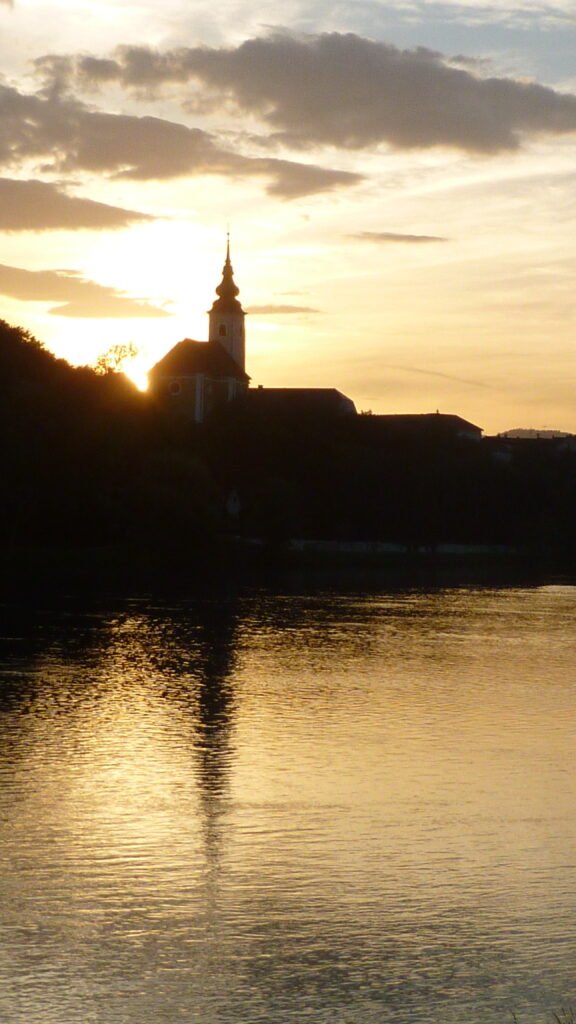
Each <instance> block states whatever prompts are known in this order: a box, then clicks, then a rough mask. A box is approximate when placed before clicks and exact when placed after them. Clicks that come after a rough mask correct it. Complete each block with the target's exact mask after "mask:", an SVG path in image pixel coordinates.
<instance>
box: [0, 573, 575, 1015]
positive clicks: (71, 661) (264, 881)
mask: <svg viewBox="0 0 576 1024" xmlns="http://www.w3.org/2000/svg"><path fill="white" fill-rule="evenodd" d="M575 611H576V589H572V588H543V589H540V590H537V589H534V590H515V589H510V590H505V589H502V590H494V591H489V590H477V591H474V590H469V589H462V590H446V591H436V592H430V593H418V592H415V591H414V592H399V593H389V594H386V593H378V594H371V595H370V594H369V595H360V596H359V595H357V594H354V593H352V594H346V593H338V592H330V593H322V592H321V593H312V594H310V593H309V594H306V593H304V594H286V595H282V594H271V593H268V592H266V591H259V592H258V591H257V592H246V593H240V594H237V595H235V594H227V595H224V596H221V595H217V596H213V595H209V596H207V597H205V598H204V599H199V598H194V599H190V600H183V601H179V602H172V603H171V604H167V603H165V602H161V601H160V602H157V603H156V604H155V603H153V602H152V601H151V600H149V599H137V600H136V599H133V600H129V601H123V602H119V603H118V604H117V606H116V607H112V608H108V607H103V608H101V607H97V606H96V607H91V608H86V609H81V610H80V611H78V612H76V613H75V612H72V611H70V609H69V608H68V607H67V606H66V605H64V606H61V607H57V608H53V609H50V608H48V609H47V610H45V611H42V610H40V611H31V610H28V612H27V616H26V617H22V616H21V617H20V618H18V616H16V617H15V619H14V621H13V622H12V623H10V630H9V631H8V632H7V633H6V638H5V641H4V647H5V652H6V657H5V659H4V662H3V664H4V671H3V673H2V674H1V675H0V682H1V683H2V686H1V689H0V693H1V696H2V705H1V710H2V715H1V722H0V739H1V741H2V747H1V750H2V757H1V761H0V781H1V782H2V790H1V795H0V809H1V811H2V821H3V825H2V842H3V849H4V851H5V858H4V865H5V867H4V869H2V872H1V875H0V881H1V882H2V886H3V891H4V892H5V894H6V899H5V902H4V910H3V912H2V915H1V922H2V929H3V932H4V936H5V938H6V939H7V942H6V944H5V946H4V952H3V953H2V954H1V955H0V978H3V979H4V981H5V982H6V992H7V993H8V996H7V997H6V998H5V1007H4V1010H5V1014H4V1016H2V1021H3V1024H4V1021H5V1022H6V1024H13V1022H14V1024H20V1022H24V1021H26V1024H36V1022H37V1021H38V1022H40V1021H42V1024H72V1022H74V1024H77V1022H78V1021H81V1022H82V1024H84V1021H92V1020H94V1021H95V1022H98V1024H100V1021H106V1024H108V1022H114V1024H115V1022H118V1024H132V1022H134V1024H136V1022H137V1021H138V1022H143V1024H152V1022H154V1024H156V1022H157V1021H167V1022H168V1021H170V1022H172V1021H178V1020H186V1021H189V1020H192V1021H196V1020H198V1021H202V1022H203V1024H204V1022H207V1024H211V1022H212V1021H214V1022H215V1024H216V1022H218V1024H220V1021H225V1022H227V1021H230V1022H232V1021H234V1022H235V1024H236V1022H237V1021H239V1020H250V1021H256V1022H258V1021H262V1022H267V1024H268V1022H272V1024H276V1022H278V1024H280V1022H282V1024H284V1022H288V1024H291V1022H296V1021H298V1022H300V1021H314V1022H316V1021H323V1020H332V1019H342V1020H346V1021H348V1022H350V1024H360V1021H362V1024H365V1022H366V1021H368V1022H369V1024H371V1022H372V1021H374V1022H375V1021H376V1020H378V1021H379V1022H380V1021H387V1020H390V1021H396V1020H398V1019H399V1017H398V1014H399V1012H400V1013H402V1014H405V1015H406V1019H408V1017H411V1018H412V1019H415V1020H422V1021H424V1020H430V1021H438V1022H440V1021H442V1022H443V1024H444V1022H446V1021H451V1020H458V1021H460V1020H461V1019H462V1016H463V1015H464V1016H465V1017H466V1019H471V1020H472V1019H473V1020H475V1021H478V1022H480V1024H483V1022H484V1021H486V1022H487V1021H492V1020H497V1019H498V1020H502V1019H504V1017H505V1015H506V1013H509V1011H510V1009H517V1010H519V1011H520V1010H521V1011H522V1012H523V1014H524V1015H523V1018H522V1019H523V1020H532V1019H538V1018H539V1014H540V1011H541V1010H542V1009H550V1008H554V1006H555V1005H559V1001H563V1002H566V1001H567V1000H568V999H569V997H570V990H569V988H570V985H571V984H572V975H571V971H572V956H571V950H572V946H571V943H572V942H573V940H574V938H575V936H574V924H573V921H574V920H575V917H574V912H575V910H576V867H575V866H574V861H573V850H574V849H575V848H576V814H575V813H574V807H575V806H576V800H575V798H576V781H575V779H576V775H575V773H574V772H573V771H572V768H571V759H570V756H567V752H568V751H570V750H571V749H572V748H573V745H574V731H575V730H574V721H575V718H574V711H575V703H576V700H575V697H576V695H575V688H574V680H575V672H574V670H575V668H576V633H575V631H574V613H575ZM9 637H10V638H11V639H9ZM402 1019H404V1017H403V1018H402Z"/></svg>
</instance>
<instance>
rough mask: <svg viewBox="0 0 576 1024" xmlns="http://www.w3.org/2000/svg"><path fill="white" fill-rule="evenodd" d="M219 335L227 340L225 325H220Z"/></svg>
mask: <svg viewBox="0 0 576 1024" xmlns="http://www.w3.org/2000/svg"><path fill="white" fill-rule="evenodd" d="M218 334H219V335H220V337H221V338H225V337H226V325H225V324H220V327H219V328H218Z"/></svg>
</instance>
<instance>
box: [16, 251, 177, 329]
mask: <svg viewBox="0 0 576 1024" xmlns="http://www.w3.org/2000/svg"><path fill="white" fill-rule="evenodd" d="M0 294H2V295H7V296H10V298H14V299H23V300H24V301H26V302H57V303H60V304H59V305H57V306H54V307H52V309H50V311H49V312H50V313H52V314H53V315H55V316H68V317H120V318H125V317H164V316H168V313H166V311H165V310H163V309H160V308H159V307H158V306H153V305H151V304H150V303H149V302H146V301H145V300H143V299H134V298H130V296H128V295H125V294H123V293H122V292H120V291H118V289H116V288H109V287H106V286H105V285H101V284H97V283H96V282H95V281H90V280H87V279H86V278H83V277H80V276H79V275H78V274H75V273H74V272H72V271H64V270H23V269H22V268H21V267H10V266H6V265H5V264H0Z"/></svg>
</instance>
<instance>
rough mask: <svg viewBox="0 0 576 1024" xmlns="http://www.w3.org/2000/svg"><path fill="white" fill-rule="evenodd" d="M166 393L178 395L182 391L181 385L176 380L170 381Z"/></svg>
mask: <svg viewBox="0 0 576 1024" xmlns="http://www.w3.org/2000/svg"><path fill="white" fill-rule="evenodd" d="M168 391H169V392H170V394H171V395H179V394H180V392H181V391H182V385H181V384H180V381H178V380H171V381H170V384H169V386H168Z"/></svg>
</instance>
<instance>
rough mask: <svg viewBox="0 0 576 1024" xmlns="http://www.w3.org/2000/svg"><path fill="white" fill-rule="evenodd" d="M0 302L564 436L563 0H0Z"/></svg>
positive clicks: (47, 338)
mask: <svg viewBox="0 0 576 1024" xmlns="http://www.w3.org/2000/svg"><path fill="white" fill-rule="evenodd" d="M0 54H1V58H2V61H1V64H0V69H1V75H0V244H1V246H2V250H1V252H0V318H2V319H4V320H6V321H8V322H9V323H11V324H15V325H18V326H21V327H24V328H26V329H27V330H29V331H31V332H32V333H33V334H34V335H35V336H36V337H37V338H38V339H39V340H41V341H42V342H43V343H44V344H45V345H46V346H47V347H48V348H50V349H51V350H52V351H54V352H55V353H56V354H57V355H59V356H63V357H65V358H66V359H68V360H70V361H71V362H73V363H75V364H86V363H93V362H94V361H95V360H96V359H97V357H98V356H99V355H100V354H102V353H103V352H105V351H106V350H107V349H109V348H111V347H112V346H115V345H131V346H135V348H136V349H137V355H135V356H134V358H133V359H132V361H131V362H130V363H129V364H127V366H126V369H127V372H129V373H130V375H131V376H133V377H134V379H136V380H138V381H139V382H142V381H143V380H144V379H145V373H146V370H147V369H148V368H150V367H151V366H152V365H153V364H154V363H155V362H156V361H157V360H158V359H159V358H161V356H163V355H164V354H165V353H166V352H167V351H168V350H169V349H170V348H171V347H172V346H173V345H174V344H176V342H178V341H180V340H181V339H182V338H184V337H191V338H196V339H199V340H203V339H205V338H206V336H207V326H208V318H207V316H206V311H207V310H208V309H209V307H210V305H211V304H212V301H213V299H214V297H215V295H214V289H215V287H216V285H217V284H218V283H219V280H220V275H221V269H222V264H223V261H224V256H225V247H226V233H227V231H228V230H229V231H230V237H231V247H232V262H233V265H234V270H235V279H236V282H237V284H238V286H239V288H240V299H241V301H242V303H243V306H244V308H245V309H246V310H247V313H248V316H247V371H248V373H249V374H250V376H251V379H252V384H253V385H257V384H262V385H264V386H270V387H298V386H301V387H335V388H338V389H339V390H340V391H342V392H344V393H345V394H346V395H348V396H349V397H351V398H352V399H353V400H354V401H355V403H356V407H357V409H358V410H359V411H372V412H374V413H406V412H413V413H420V412H432V411H436V410H437V409H438V410H439V411H440V412H444V413H456V414H458V415H460V416H463V417H465V418H466V419H469V420H471V421H472V422H474V423H476V424H478V425H479V426H481V427H483V429H484V430H485V431H486V432H487V433H496V432H500V431H504V430H508V429H512V428H517V427H524V428H534V429H559V430H568V431H574V432H576V354H575V347H576V346H575V342H576V290H575V288H574V277H575V274H576V250H575V241H576V230H575V227H576V225H575V221H576V188H575V185H576V9H575V7H574V3H573V0H549V2H539V0H484V2H477V0H458V2H457V0H444V2H434V0H391V2H386V0H307V2H303V0H284V2H283V3H279V2H278V0H262V2H261V3H260V4H258V5H255V4H254V3H253V2H249V0H220V3H219V4H217V5H215V4H213V3H208V0H196V2H191V0H163V3H162V4H159V3H158V2H157V0H139V2H136V0H13V2H9V0H0Z"/></svg>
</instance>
